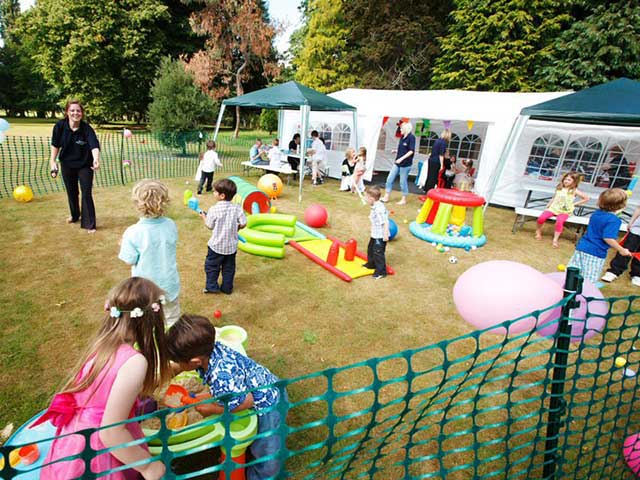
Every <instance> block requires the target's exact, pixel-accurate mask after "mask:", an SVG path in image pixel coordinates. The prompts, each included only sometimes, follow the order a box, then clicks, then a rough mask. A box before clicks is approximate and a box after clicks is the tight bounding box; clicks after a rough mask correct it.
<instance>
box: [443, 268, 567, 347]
mask: <svg viewBox="0 0 640 480" xmlns="http://www.w3.org/2000/svg"><path fill="white" fill-rule="evenodd" d="M562 296H563V289H562V287H561V286H560V285H558V284H557V283H556V282H554V281H553V280H551V279H550V278H548V277H547V276H545V275H544V274H542V273H540V272H539V271H537V270H535V269H534V268H532V267H530V266H528V265H524V264H522V263H517V262H511V261H507V260H493V261H489V262H483V263H479V264H477V265H474V266H473V267H471V268H470V269H468V270H467V271H466V272H464V273H463V274H462V275H460V277H458V280H457V281H456V283H455V285H454V287H453V302H454V303H455V306H456V309H457V310H458V313H459V314H460V316H461V317H462V318H463V319H464V320H465V321H466V322H467V323H469V324H470V325H472V326H473V327H474V328H476V329H479V330H484V329H491V330H489V331H490V332H491V333H496V334H500V335H504V334H505V333H507V332H506V329H505V328H504V327H502V326H500V327H496V328H492V327H495V326H496V325H499V324H501V323H502V322H505V321H507V320H514V319H517V320H516V321H514V322H512V323H511V324H510V325H509V327H508V329H509V332H508V333H509V334H517V333H522V332H527V331H530V330H532V329H533V328H535V327H536V325H539V324H540V323H541V322H544V321H545V320H546V319H547V318H549V316H550V315H551V314H552V311H543V312H541V313H540V318H536V317H535V316H532V315H528V314H529V313H530V312H533V311H535V310H544V309H545V308H548V307H550V306H552V305H553V304H555V303H557V302H559V301H560V300H561V299H562ZM521 317H522V318H521Z"/></svg>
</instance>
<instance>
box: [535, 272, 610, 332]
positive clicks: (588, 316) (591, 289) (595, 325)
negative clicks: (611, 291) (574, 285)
mask: <svg viewBox="0 0 640 480" xmlns="http://www.w3.org/2000/svg"><path fill="white" fill-rule="evenodd" d="M566 273H567V272H552V273H547V274H546V275H545V276H546V277H547V278H550V279H551V280H553V281H554V282H555V283H556V284H558V285H560V286H564V279H565V276H566ZM585 296H586V297H593V298H602V299H603V301H597V300H592V301H591V302H589V304H587V300H586V298H585ZM578 301H579V302H580V305H579V306H578V308H575V309H574V310H573V311H572V312H571V319H572V321H571V339H570V341H571V342H580V341H582V340H588V339H589V338H591V337H593V336H594V335H595V334H596V333H597V332H601V331H602V329H603V328H604V325H605V323H606V321H607V319H606V315H607V313H609V303H608V302H607V301H606V300H604V296H603V295H602V293H601V292H600V290H599V289H598V287H596V286H595V285H594V284H593V283H591V282H590V281H589V280H584V282H583V283H582V294H581V295H578ZM560 314H561V308H560V307H558V308H554V309H553V310H552V311H551V314H550V315H549V316H548V317H546V318H545V319H544V321H543V322H542V324H541V325H540V326H539V327H538V329H537V333H538V334H539V335H541V336H543V337H551V336H553V335H555V333H556V332H557V331H558V321H557V320H558V319H559V318H560Z"/></svg>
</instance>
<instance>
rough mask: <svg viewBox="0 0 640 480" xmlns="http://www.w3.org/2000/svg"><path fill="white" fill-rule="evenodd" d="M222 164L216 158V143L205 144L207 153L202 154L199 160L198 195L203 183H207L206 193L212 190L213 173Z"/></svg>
mask: <svg viewBox="0 0 640 480" xmlns="http://www.w3.org/2000/svg"><path fill="white" fill-rule="evenodd" d="M221 166H222V162H220V158H218V152H216V142H214V141H213V140H209V141H208V142H207V151H206V152H204V155H203V156H202V160H200V184H199V185H198V195H200V194H201V193H202V187H204V182H205V181H206V182H207V192H210V191H211V190H212V189H213V173H214V172H215V171H216V167H221Z"/></svg>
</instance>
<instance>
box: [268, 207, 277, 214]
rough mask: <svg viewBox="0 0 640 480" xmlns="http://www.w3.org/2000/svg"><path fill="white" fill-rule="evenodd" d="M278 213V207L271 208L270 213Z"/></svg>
mask: <svg viewBox="0 0 640 480" xmlns="http://www.w3.org/2000/svg"><path fill="white" fill-rule="evenodd" d="M277 211H278V208H277V207H271V208H270V209H269V213H276V212H277Z"/></svg>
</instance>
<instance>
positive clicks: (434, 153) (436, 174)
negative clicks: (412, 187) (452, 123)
mask: <svg viewBox="0 0 640 480" xmlns="http://www.w3.org/2000/svg"><path fill="white" fill-rule="evenodd" d="M450 141H451V131H450V130H444V131H443V132H442V133H441V134H440V138H439V139H437V140H436V141H435V142H434V143H433V147H431V155H430V156H429V164H428V170H427V180H426V181H425V183H424V191H425V192H429V190H431V189H432V188H435V187H436V186H437V185H438V179H439V178H440V175H441V172H442V174H443V175H444V171H443V169H444V155H445V153H446V151H447V147H448V145H449V142H450Z"/></svg>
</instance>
